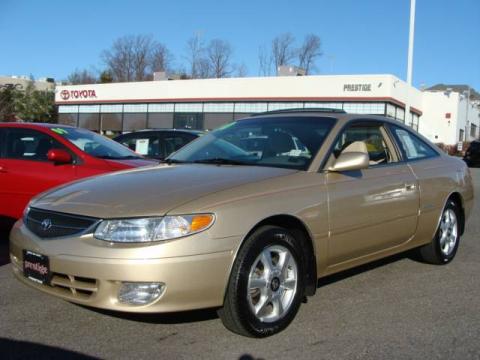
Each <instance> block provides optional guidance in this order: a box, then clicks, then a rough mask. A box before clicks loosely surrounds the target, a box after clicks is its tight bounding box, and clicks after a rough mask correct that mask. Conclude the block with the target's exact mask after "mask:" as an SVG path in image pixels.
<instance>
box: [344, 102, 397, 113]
mask: <svg viewBox="0 0 480 360" xmlns="http://www.w3.org/2000/svg"><path fill="white" fill-rule="evenodd" d="M394 109H395V108H394ZM343 110H345V111H346V112H347V113H352V114H371V115H374V114H377V115H383V114H384V113H385V104H384V103H344V104H343Z"/></svg>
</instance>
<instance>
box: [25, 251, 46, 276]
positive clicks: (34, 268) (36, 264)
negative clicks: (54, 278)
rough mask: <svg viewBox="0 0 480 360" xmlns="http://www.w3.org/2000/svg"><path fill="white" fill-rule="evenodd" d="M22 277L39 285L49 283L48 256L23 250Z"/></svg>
mask: <svg viewBox="0 0 480 360" xmlns="http://www.w3.org/2000/svg"><path fill="white" fill-rule="evenodd" d="M23 275H24V276H25V277H26V278H28V279H30V280H32V281H35V282H37V283H39V284H48V283H49V282H50V262H49V259H48V256H45V255H41V254H37V253H35V252H33V251H30V250H23Z"/></svg>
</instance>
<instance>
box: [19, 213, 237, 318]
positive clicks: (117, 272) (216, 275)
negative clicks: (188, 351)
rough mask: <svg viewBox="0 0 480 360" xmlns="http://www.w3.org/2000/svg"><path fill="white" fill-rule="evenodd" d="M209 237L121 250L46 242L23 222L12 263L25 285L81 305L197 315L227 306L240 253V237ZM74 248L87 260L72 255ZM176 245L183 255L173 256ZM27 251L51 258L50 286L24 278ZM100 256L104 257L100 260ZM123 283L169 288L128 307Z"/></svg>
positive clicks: (80, 241)
mask: <svg viewBox="0 0 480 360" xmlns="http://www.w3.org/2000/svg"><path fill="white" fill-rule="evenodd" d="M208 236H209V235H208V232H204V233H200V234H196V235H192V236H190V237H186V238H183V239H178V240H174V241H170V242H166V243H164V244H156V245H154V246H145V245H143V246H142V245H139V246H137V247H135V246H132V245H129V246H118V247H117V246H112V245H108V243H105V242H101V241H99V240H95V239H94V238H93V237H92V236H91V235H84V236H82V237H79V238H64V239H55V240H51V239H48V240H44V239H40V238H38V237H36V235H34V234H33V233H32V232H30V231H29V230H28V229H27V228H26V227H25V225H23V224H22V222H21V221H19V222H17V224H15V226H14V228H13V229H12V232H11V234H10V259H11V262H12V268H13V272H14V274H15V276H16V277H17V278H18V279H19V280H20V281H21V282H23V283H24V284H26V285H29V286H31V287H34V288H36V289H38V290H41V291H43V292H46V293H48V294H51V295H54V296H57V297H60V298H63V299H65V300H68V301H71V302H75V303H78V304H82V305H86V306H92V307H97V308H102V309H109V310H117V311H126V312H143V313H154V312H174V311H183V310H193V309H201V308H208V307H216V306H221V305H222V304H223V297H224V292H225V289H226V285H227V282H228V277H229V274H230V268H231V265H232V263H233V257H234V249H235V248H236V246H237V244H238V243H239V241H240V238H239V237H230V238H226V239H218V241H215V239H207V237H208ZM181 242H183V243H181ZM69 243H70V244H71V247H76V253H79V254H82V255H81V256H77V255H75V256H73V255H70V254H66V253H67V252H66V250H67V249H68V244H69ZM175 243H177V244H178V248H179V249H178V253H179V254H178V256H173V253H174V252H175V251H174V249H175ZM185 243H187V244H185ZM188 243H192V244H196V247H194V248H195V252H197V254H191V253H189V251H186V249H188V248H189V247H188ZM201 243H204V244H205V246H204V249H203V251H202V249H201V248H200V247H199V246H198V244H201ZM95 246H99V247H100V248H95ZM108 246H110V248H109V249H108ZM105 247H107V248H105ZM214 248H216V249H214ZM190 249H191V247H190ZM23 250H30V251H34V252H36V253H39V254H42V255H46V256H48V257H49V263H50V272H51V274H52V277H51V282H50V284H48V285H42V284H39V283H36V282H34V281H32V280H30V279H28V278H26V277H24V276H23ZM96 250H97V251H96ZM190 252H191V251H190ZM97 253H100V254H102V255H103V256H102V257H96V256H95V255H96V254H97ZM89 254H90V255H89ZM106 254H110V256H108V257H106V256H105V255H106ZM129 254H130V255H129ZM122 282H161V283H164V284H165V289H164V291H163V294H162V295H161V296H160V298H159V299H157V300H155V301H154V302H153V303H151V304H148V305H142V306H134V305H126V304H122V303H120V302H119V301H118V292H119V289H120V286H121V284H122Z"/></svg>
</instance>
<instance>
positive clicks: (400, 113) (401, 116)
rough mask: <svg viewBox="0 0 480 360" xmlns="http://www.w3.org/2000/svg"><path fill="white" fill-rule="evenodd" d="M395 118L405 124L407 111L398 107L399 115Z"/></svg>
mask: <svg viewBox="0 0 480 360" xmlns="http://www.w3.org/2000/svg"><path fill="white" fill-rule="evenodd" d="M395 117H396V118H397V120H400V121H401V122H405V110H404V109H402V108H399V107H397V114H396V116H395Z"/></svg>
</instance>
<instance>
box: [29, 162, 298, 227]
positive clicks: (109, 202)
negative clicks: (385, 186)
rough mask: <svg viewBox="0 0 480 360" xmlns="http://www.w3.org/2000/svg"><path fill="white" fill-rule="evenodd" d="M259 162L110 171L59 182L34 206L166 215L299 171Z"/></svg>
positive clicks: (98, 214)
mask: <svg viewBox="0 0 480 360" xmlns="http://www.w3.org/2000/svg"><path fill="white" fill-rule="evenodd" d="M295 172H296V171H295V170H287V169H280V168H267V167H258V166H224V165H222V166H217V165H203V164H180V165H159V166H155V167H145V168H137V169H133V170H126V171H121V172H117V173H109V174H106V175H101V176H97V177H93V178H88V179H84V180H80V181H77V182H75V183H72V184H69V185H66V186H63V187H60V188H56V189H54V190H52V191H49V192H47V193H45V194H44V195H43V196H40V197H39V198H37V199H35V200H34V201H32V203H31V204H30V206H32V207H36V208H41V209H46V210H52V211H58V212H64V213H71V214H79V215H85V216H93V217H98V218H122V217H138V216H161V215H164V214H166V213H167V212H168V211H170V210H172V209H174V208H176V207H178V206H180V205H183V204H186V203H188V202H190V201H193V200H195V199H198V198H200V197H202V196H205V195H208V194H212V193H215V192H218V191H222V190H226V189H229V188H234V187H237V186H240V185H244V184H248V183H253V182H257V181H262V180H265V179H269V178H274V177H278V176H285V175H289V174H292V173H295Z"/></svg>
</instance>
